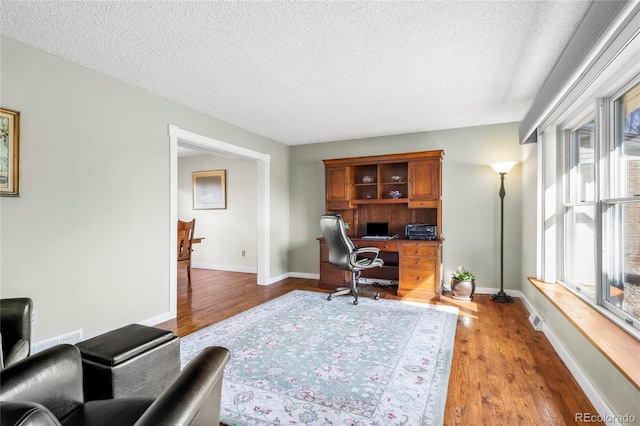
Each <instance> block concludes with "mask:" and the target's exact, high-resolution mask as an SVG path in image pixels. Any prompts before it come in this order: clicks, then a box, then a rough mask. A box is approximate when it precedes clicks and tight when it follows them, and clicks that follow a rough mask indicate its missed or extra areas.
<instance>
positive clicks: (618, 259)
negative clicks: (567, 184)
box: [598, 74, 640, 329]
mask: <svg viewBox="0 0 640 426" xmlns="http://www.w3.org/2000/svg"><path fill="white" fill-rule="evenodd" d="M638 84H640V74H638V75H636V76H634V77H633V78H632V79H630V80H629V81H628V82H627V83H626V84H625V85H623V86H622V87H620V88H619V89H618V90H617V91H616V92H614V93H613V94H612V95H611V96H609V97H608V98H606V99H604V100H603V102H602V110H603V113H602V116H603V117H604V118H605V120H603V121H604V122H606V125H607V128H606V132H607V139H606V141H604V144H603V151H606V153H604V154H603V159H602V160H603V161H602V164H603V167H604V169H603V173H602V176H603V178H604V185H602V193H603V197H602V203H601V214H600V217H601V218H602V226H601V229H600V236H601V238H602V253H603V256H601V257H602V258H603V259H602V274H601V282H602V284H601V288H600V291H599V293H600V294H599V296H600V297H599V300H598V302H599V304H600V305H602V306H603V307H604V308H605V309H607V311H609V312H612V313H613V314H614V315H616V316H618V317H619V318H620V319H622V320H623V321H624V322H626V323H627V324H629V325H630V326H632V327H634V328H635V329H640V319H639V318H635V317H634V316H632V315H631V314H629V313H628V312H626V311H624V310H622V309H621V308H620V307H618V306H616V305H614V304H613V303H611V302H609V301H608V300H607V289H608V286H609V281H608V278H607V277H609V276H611V274H609V272H610V270H612V269H613V270H616V269H618V270H619V269H624V266H623V265H622V263H623V261H622V253H621V252H620V250H621V249H622V248H623V245H622V242H620V244H618V247H609V245H608V238H607V237H606V236H605V232H606V231H607V230H608V229H610V227H612V226H616V225H619V223H618V222H614V223H612V222H611V220H610V215H611V214H612V213H609V212H608V210H609V209H612V208H614V207H615V206H620V205H623V204H627V203H640V196H634V195H632V194H625V195H624V196H620V194H612V189H613V188H614V186H615V185H620V183H621V182H619V180H618V179H619V177H620V173H619V171H618V170H616V168H615V167H614V165H613V163H614V161H615V160H616V159H614V158H611V155H613V154H611V153H613V151H614V150H615V147H616V142H617V140H616V138H617V137H618V136H617V135H616V134H615V132H616V126H615V125H614V123H615V120H616V119H617V118H618V117H617V116H616V114H617V111H616V109H615V107H614V104H615V102H616V101H617V100H618V99H619V98H620V97H622V96H624V94H625V93H627V92H628V91H629V90H631V89H632V88H633V87H634V86H636V85H638ZM619 232H620V231H618V233H619ZM607 252H608V253H617V255H616V256H610V257H609V258H610V259H613V262H615V263H617V265H616V266H614V267H611V265H610V264H608V263H607V262H605V261H604V257H605V254H606V253H607Z"/></svg>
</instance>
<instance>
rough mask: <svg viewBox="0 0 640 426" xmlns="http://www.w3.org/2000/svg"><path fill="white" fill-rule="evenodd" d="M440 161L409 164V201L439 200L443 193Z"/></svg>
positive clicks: (429, 160) (437, 159)
mask: <svg viewBox="0 0 640 426" xmlns="http://www.w3.org/2000/svg"><path fill="white" fill-rule="evenodd" d="M440 169H441V168H440V159H439V158H430V159H428V160H418V161H410V162H409V200H410V201H416V200H439V199H440V193H441V179H440V175H441V170H440Z"/></svg>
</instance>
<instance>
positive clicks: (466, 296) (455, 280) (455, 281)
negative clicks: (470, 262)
mask: <svg viewBox="0 0 640 426" xmlns="http://www.w3.org/2000/svg"><path fill="white" fill-rule="evenodd" d="M451 290H452V291H453V298H454V299H456V300H460V301H463V302H468V301H470V300H472V299H473V293H474V292H475V291H476V277H475V275H473V273H472V272H470V271H467V270H466V269H464V267H463V266H458V269H456V270H455V271H454V272H452V273H451Z"/></svg>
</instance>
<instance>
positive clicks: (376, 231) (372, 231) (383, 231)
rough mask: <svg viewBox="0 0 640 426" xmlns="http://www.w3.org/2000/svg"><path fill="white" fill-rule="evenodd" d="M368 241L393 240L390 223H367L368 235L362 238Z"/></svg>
mask: <svg viewBox="0 0 640 426" xmlns="http://www.w3.org/2000/svg"><path fill="white" fill-rule="evenodd" d="M362 238H363V239H366V240H391V239H393V238H394V237H392V236H391V235H389V223H388V222H367V234H366V235H364V236H363V237H362Z"/></svg>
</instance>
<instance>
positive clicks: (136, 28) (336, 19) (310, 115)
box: [0, 0, 590, 145]
mask: <svg viewBox="0 0 640 426" xmlns="http://www.w3.org/2000/svg"><path fill="white" fill-rule="evenodd" d="M589 5H590V2H587V1H548V2H544V1H470V2H467V1H429V2H426V1H425V2H407V1H387V2H380V1H375V2H373V1H360V2H338V1H323V2H290V1H287V2H283V1H269V2H266V1H265V2H217V1H216V2H214V1H197V2H196V1H164V2H151V1H146V2H138V1H134V2H126V1H125V2H115V1H87V2H77V1H68V2H57V1H55V2H54V1H46V2H22V1H16V2H14V1H6V0H3V1H2V2H0V8H1V11H0V32H1V33H2V34H3V35H5V36H8V37H11V38H13V39H16V40H18V41H21V42H23V43H25V44H28V45H31V46H34V47H37V48H39V49H42V50H44V51H47V52H50V53H52V54H54V55H57V56H60V57H63V58H66V59H68V60H71V61H73V62H76V63H78V64H81V65H83V66H85V67H87V68H90V69H93V70H96V71H99V72H101V73H104V74H106V75H108V76H111V77H114V78H116V79H118V80H121V81H124V82H126V83H129V84H131V85H133V86H137V87H140V88H142V89H144V90H146V91H149V92H151V93H155V94H157V95H160V96H162V97H164V98H167V99H171V100H173V101H176V102H178V103H181V104H183V105H186V106H189V107H191V108H194V109H196V110H198V111H201V112H204V113H207V114H210V115H212V116H214V117H217V118H219V119H221V120H224V121H227V122H229V123H232V124H234V125H237V126H239V127H242V128H244V129H247V130H250V131H252V132H255V133H257V134H260V135H263V136H266V137H269V138H272V139H274V140H277V141H279V142H282V143H285V144H288V145H296V144H305V143H313V142H325V141H332V140H342V139H354V138H361V137H368V136H380V135H389V134H399V133H409V132H417V131H426V130H436V129H446V128H456V127H467V126H473V125H483V124H493V123H504V122H514V121H520V120H521V119H522V118H523V116H524V115H525V113H526V112H527V110H528V108H529V107H530V105H531V104H532V102H533V99H534V98H535V95H536V93H537V91H538V90H539V89H540V87H541V85H542V83H543V82H544V80H545V78H546V76H547V75H548V74H549V72H550V71H551V69H552V68H553V66H554V64H555V63H556V61H557V60H558V57H559V56H560V55H561V53H562V50H563V49H564V47H565V45H566V44H567V42H568V41H569V39H570V38H571V35H572V34H573V32H574V31H575V30H576V28H577V26H578V24H579V22H580V20H581V19H582V17H583V16H584V14H585V13H586V11H587V9H588V7H589Z"/></svg>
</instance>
